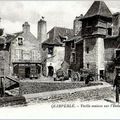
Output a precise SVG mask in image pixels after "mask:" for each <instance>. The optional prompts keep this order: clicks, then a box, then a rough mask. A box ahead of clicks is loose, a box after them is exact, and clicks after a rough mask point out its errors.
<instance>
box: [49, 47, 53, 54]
mask: <svg viewBox="0 0 120 120" xmlns="http://www.w3.org/2000/svg"><path fill="white" fill-rule="evenodd" d="M48 54H50V55H53V47H49V48H48Z"/></svg>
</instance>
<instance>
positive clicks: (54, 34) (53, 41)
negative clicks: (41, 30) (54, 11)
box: [42, 27, 73, 46]
mask: <svg viewBox="0 0 120 120" xmlns="http://www.w3.org/2000/svg"><path fill="white" fill-rule="evenodd" d="M48 34H49V38H48V39H47V40H46V41H44V42H43V43H42V44H43V45H57V46H59V45H62V44H63V42H62V41H61V39H60V36H67V37H68V38H71V37H72V36H73V30H72V29H68V28H62V27H54V28H52V29H51V30H50V31H49V32H48Z"/></svg>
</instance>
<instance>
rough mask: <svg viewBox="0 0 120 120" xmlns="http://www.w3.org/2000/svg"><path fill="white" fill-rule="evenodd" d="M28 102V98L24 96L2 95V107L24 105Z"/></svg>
mask: <svg viewBox="0 0 120 120" xmlns="http://www.w3.org/2000/svg"><path fill="white" fill-rule="evenodd" d="M24 104H26V99H25V97H23V96H12V97H1V98H0V107H4V106H13V105H24Z"/></svg>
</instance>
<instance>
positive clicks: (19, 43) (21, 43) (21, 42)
mask: <svg viewBox="0 0 120 120" xmlns="http://www.w3.org/2000/svg"><path fill="white" fill-rule="evenodd" d="M20 40H21V41H20ZM23 40H24V38H23V37H22V36H18V38H17V42H18V45H19V46H21V45H23Z"/></svg>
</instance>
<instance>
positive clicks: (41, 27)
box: [37, 17, 47, 45]
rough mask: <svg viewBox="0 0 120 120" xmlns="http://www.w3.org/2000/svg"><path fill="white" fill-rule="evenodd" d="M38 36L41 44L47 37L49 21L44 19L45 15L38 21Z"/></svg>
mask: <svg viewBox="0 0 120 120" xmlns="http://www.w3.org/2000/svg"><path fill="white" fill-rule="evenodd" d="M37 38H38V40H39V42H40V45H41V43H42V42H44V41H45V40H46V39H47V23H46V21H45V20H44V17H42V18H41V19H40V20H39V21H38V34H37Z"/></svg>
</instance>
